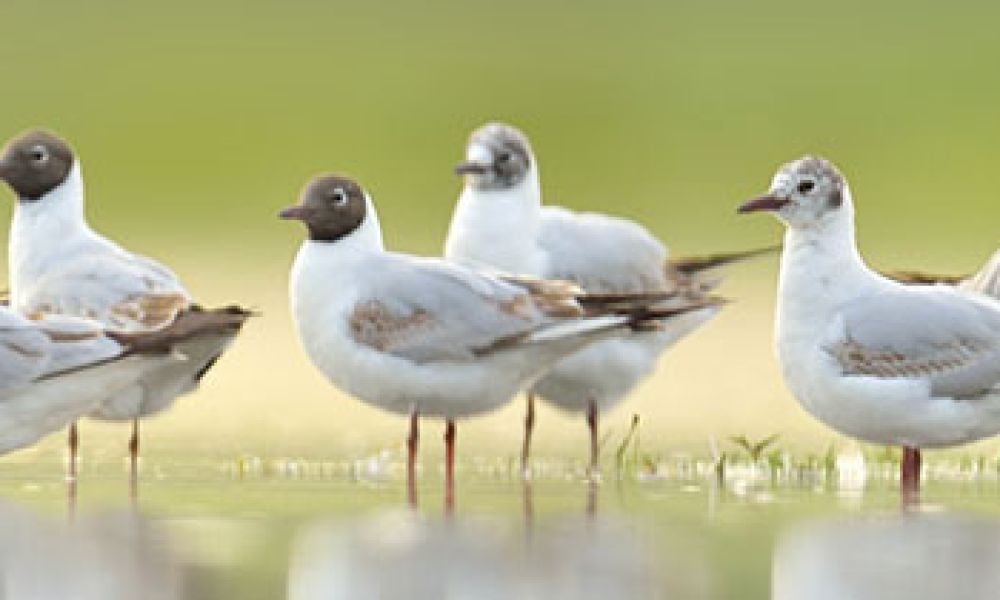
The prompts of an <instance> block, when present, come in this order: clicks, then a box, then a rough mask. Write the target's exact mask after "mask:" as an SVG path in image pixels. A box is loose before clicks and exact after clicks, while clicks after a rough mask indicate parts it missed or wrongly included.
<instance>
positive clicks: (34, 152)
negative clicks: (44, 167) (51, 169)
mask: <svg viewBox="0 0 1000 600" xmlns="http://www.w3.org/2000/svg"><path fill="white" fill-rule="evenodd" d="M31 160H33V161H35V162H36V163H39V164H44V163H46V162H48V160H49V149H48V148H46V147H45V146H43V145H41V144H38V145H37V146H33V147H32V148H31Z"/></svg>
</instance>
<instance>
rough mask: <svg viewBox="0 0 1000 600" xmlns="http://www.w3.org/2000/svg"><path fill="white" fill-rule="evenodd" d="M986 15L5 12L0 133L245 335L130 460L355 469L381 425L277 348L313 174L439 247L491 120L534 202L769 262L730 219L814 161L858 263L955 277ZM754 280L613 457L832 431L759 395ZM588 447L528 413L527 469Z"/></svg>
mask: <svg viewBox="0 0 1000 600" xmlns="http://www.w3.org/2000/svg"><path fill="white" fill-rule="evenodd" d="M998 18H1000V8H997V5H996V4H995V3H988V2H985V1H982V2H954V3H948V4H944V3H939V2H926V1H908V2H898V1H896V2H883V3H870V2H860V1H854V0H852V1H848V2H840V3H802V2H779V3H748V2H739V1H736V0H719V1H714V2H693V1H685V2H663V1H657V2H653V1H650V2H615V3H611V2H603V3H602V2H591V1H579V0H578V1H575V2H568V1H567V2H522V1H520V0H513V1H511V0H508V1H505V2H479V1H465V2H443V1H442V2H421V3H389V2H371V1H369V2H356V3H351V2H319V1H315V2H306V1H285V2H260V1H256V2H255V1H245V0H244V1H239V2H237V1H228V2H193V1H189V0H175V1H173V2H164V3H154V2H117V1H116V2H110V1H100V0H98V1H89V2H85V3H84V2H66V1H62V2H58V1H50V2H37V1H35V0H31V1H28V0H6V1H5V2H4V5H3V7H2V8H0V49H2V57H0V81H2V84H3V95H2V101H0V108H2V117H0V137H2V138H5V139H6V138H9V137H10V136H12V135H14V134H16V133H17V132H19V131H20V130H23V129H25V128H28V127H33V126H45V127H49V128H52V129H54V130H55V131H57V132H59V133H60V134H62V135H64V136H66V137H68V138H69V139H70V140H71V141H72V142H73V143H74V144H75V146H76V148H77V150H78V151H79V153H80V154H81V155H82V159H83V167H84V173H85V179H86V183H87V191H88V205H89V214H90V216H91V220H92V223H93V225H95V227H97V228H98V229H100V230H102V231H103V232H105V233H106V234H108V235H110V236H111V237H113V238H115V239H117V240H119V241H121V242H122V243H123V244H125V245H126V246H127V247H129V248H131V249H133V250H136V251H139V252H143V253H146V254H149V255H151V256H154V257H157V258H159V259H160V260H163V261H165V262H166V263H168V264H170V265H171V266H172V267H174V268H175V270H176V271H177V272H178V273H179V274H180V275H181V276H182V277H183V279H184V280H185V282H186V283H187V284H188V286H189V288H190V289H191V290H192V291H193V292H194V293H195V294H196V295H197V296H198V297H199V299H201V300H202V301H203V302H204V303H206V304H222V303H228V302H239V303H242V304H245V305H249V306H252V307H254V308H257V309H259V310H260V311H261V312H262V313H263V316H262V317H260V318H258V319H255V320H254V322H253V323H252V324H251V325H250V326H249V327H248V328H247V330H246V333H245V335H243V336H242V338H241V339H240V340H239V342H238V343H237V344H236V346H235V347H234V349H233V350H232V351H231V352H230V353H229V354H228V355H227V356H226V358H225V359H224V360H223V361H222V362H221V363H220V364H219V366H218V367H217V368H216V370H215V371H213V373H212V375H211V377H209V378H208V380H207V382H206V385H205V386H204V389H203V390H202V391H201V392H200V393H199V394H197V395H195V396H192V397H188V398H185V399H184V400H183V401H181V402H180V403H179V404H178V406H177V407H176V408H175V410H173V411H172V412H170V413H169V414H167V415H164V416H162V417H159V418H157V419H153V420H151V421H150V422H149V424H148V425H147V428H146V431H147V435H146V445H145V450H144V454H145V455H146V456H147V460H149V459H152V460H156V459H157V458H164V457H169V456H174V455H177V454H178V453H195V452H197V453H205V452H216V453H219V454H221V455H239V454H255V455H265V456H270V455H303V456H316V457H324V456H361V455H365V454H367V453H370V452H373V451H375V450H377V449H380V448H398V447H399V444H400V442H401V440H402V436H403V430H404V424H403V422H402V420H400V419H398V418H395V417H390V416H385V415H382V414H380V413H378V412H377V411H375V410H373V409H369V408H367V407H365V406H362V405H361V404H359V403H357V402H355V401H353V400H351V399H349V398H346V397H343V396H342V395H340V394H339V393H337V392H336V391H334V390H333V389H332V388H331V387H330V386H329V385H328V384H327V383H326V382H325V381H324V380H323V379H322V378H321V377H320V376H319V375H318V374H317V373H316V372H315V371H314V370H313V369H312V367H311V366H310V365H309V363H308V361H307V359H306V357H305V355H304V354H303V352H302V351H301V350H300V349H299V347H298V344H297V341H296V340H295V338H294V335H293V332H292V328H291V324H290V321H289V317H288V307H287V299H286V281H287V271H288V267H289V265H290V263H291V260H292V257H293V254H294V252H295V249H296V248H297V246H298V244H299V242H300V240H301V238H302V232H301V231H300V230H299V228H297V227H295V226H293V225H289V224H287V223H282V222H279V221H278V220H277V219H276V217H275V215H276V213H277V211H278V209H280V208H281V207H283V206H284V205H287V204H289V203H291V202H293V201H294V200H295V197H296V194H297V192H298V190H299V189H300V187H301V186H302V185H303V184H304V183H305V181H306V180H307V179H308V178H309V177H310V176H312V175H314V174H316V173H318V172H322V171H328V170H338V171H344V172H348V173H351V174H353V175H355V176H357V177H358V178H359V179H360V180H361V181H362V182H363V183H364V184H365V185H367V186H368V188H369V189H370V190H371V191H372V192H373V194H374V197H375V200H376V203H377V205H378V207H379V210H380V215H381V219H382V222H383V225H384V227H385V230H386V240H387V242H388V244H389V245H390V246H391V247H393V248H396V249H400V250H405V251H409V252H415V253H423V254H435V253H438V252H439V251H440V248H441V245H442V242H443V239H444V235H445V231H446V228H447V225H448V222H449V218H450V213H451V210H452V206H453V202H454V200H455V198H456V197H457V194H458V192H459V189H460V181H459V180H458V179H457V178H456V177H455V176H454V175H452V172H451V167H452V165H453V164H454V163H455V162H456V161H457V160H458V159H459V158H460V157H461V155H462V149H463V144H464V142H465V138H466V136H467V135H468V133H469V132H470V131H471V130H472V129H473V128H475V127H476V126H478V125H480V124H482V123H483V122H485V121H487V120H494V119H500V120H505V121H509V122H512V123H514V124H516V125H518V126H520V127H522V128H523V129H524V130H525V131H526V132H527V133H528V134H529V136H530V137H531V139H532V141H533V143H534V146H535V150H536V151H537V153H538V155H539V161H540V165H541V172H542V177H543V189H544V194H545V199H546V200H547V201H548V202H552V203H559V204H564V205H567V206H570V207H573V208H577V209H592V210H600V211H606V212H611V213H615V214H619V215H624V216H628V217H632V218H635V219H637V220H639V221H641V222H642V223H644V224H645V225H647V226H648V227H649V228H650V229H652V230H653V231H654V232H655V233H656V234H657V235H659V236H660V237H662V239H664V240H665V241H666V242H667V243H668V244H669V245H670V247H671V248H672V250H673V252H674V253H675V254H697V253H705V252H713V251H718V250H731V249H741V248H746V247H752V246H760V245H765V244H771V243H774V242H776V241H777V240H778V239H779V236H780V229H779V227H778V225H777V224H776V223H775V222H773V221H772V220H771V219H768V218H764V217H758V218H751V217H741V218H738V217H737V216H736V215H735V211H734V207H735V206H736V205H737V204H738V203H739V202H740V201H741V200H743V199H746V198H748V197H750V196H751V195H753V194H755V193H757V192H759V191H761V190H763V189H764V188H765V187H766V185H767V184H768V182H769V181H770V178H771V175H772V173H773V171H774V169H775V168H776V167H777V166H778V165H779V164H780V163H782V162H784V161H787V160H790V159H793V158H796V157H798V156H799V155H802V154H804V153H807V152H809V153H819V154H822V155H825V156H827V157H829V158H831V159H833V160H834V161H835V162H837V163H838V164H839V165H840V166H841V167H842V168H843V169H844V170H845V171H846V173H847V174H848V176H849V178H850V180H851V182H852V187H853V190H854V195H855V199H856V202H857V204H858V209H859V216H860V231H859V238H860V242H861V244H862V247H863V251H864V253H865V254H866V256H867V257H868V258H869V259H870V261H871V262H872V263H873V264H874V265H875V266H878V267H881V268H900V267H919V268H924V269H928V270H934V271H943V272H955V273H959V272H967V271H971V270H974V269H975V268H976V267H977V266H978V265H979V263H980V262H981V261H982V260H984V259H985V258H986V257H987V256H988V254H989V253H990V252H992V250H993V249H994V247H995V246H996V245H997V241H998V239H997V235H996V230H995V219H996V218H997V217H1000V207H998V205H997V195H998V193H997V190H996V176H995V173H996V171H997V169H996V162H997V158H998V157H1000V119H998V118H997V107H998V106H1000V77H998V76H997V72H998V71H997V68H998V65H1000V36H997V33H996V23H997V22H998ZM0 195H2V196H3V197H4V200H5V202H4V203H3V206H4V210H9V208H8V207H9V205H10V203H9V200H10V199H11V195H10V193H9V192H8V191H7V190H3V192H2V194H0ZM776 265H777V260H776V258H769V259H765V260H762V261H760V262H758V263H756V264H752V265H747V266H745V267H739V268H737V269H734V271H733V273H732V276H731V277H730V279H729V281H728V283H727V285H726V287H725V288H724V293H726V294H727V295H729V296H731V297H733V298H735V299H737V300H738V302H735V303H734V304H732V305H731V306H730V307H729V308H727V310H726V311H725V314H724V315H722V316H721V317H720V318H718V319H717V320H716V321H715V322H713V323H711V324H710V325H709V326H708V327H706V328H705V329H704V330H703V331H700V332H699V333H698V334H696V335H695V336H693V337H692V338H690V339H688V340H685V341H684V342H683V343H681V344H680V345H679V346H678V347H677V348H676V349H675V351H673V352H671V353H669V354H668V355H667V356H666V357H665V359H664V360H663V362H662V363H661V368H660V369H659V371H658V373H657V374H656V376H655V377H654V378H653V379H652V380H650V381H649V382H647V383H646V384H645V385H643V386H642V387H641V388H640V389H639V390H638V392H637V393H636V394H635V397H634V398H632V399H631V400H630V401H629V402H628V403H627V404H626V405H625V406H624V407H623V408H621V409H619V410H618V411H617V412H615V413H612V414H611V415H609V417H608V418H607V419H606V420H605V423H606V426H607V427H609V428H610V429H611V431H612V434H613V435H614V434H616V433H617V434H621V433H623V432H624V429H625V426H626V424H627V422H628V420H629V417H630V416H631V414H632V413H633V412H635V413H639V414H641V415H642V416H643V438H642V440H643V444H644V446H646V447H647V448H652V449H656V450H658V451H664V452H666V451H673V450H679V451H691V452H696V453H705V452H707V444H706V440H707V439H708V438H709V437H710V436H713V435H714V436H718V437H724V436H727V435H731V434H748V435H750V436H752V437H759V436H764V435H767V434H770V433H774V432H780V433H781V434H782V435H783V438H782V439H783V443H785V444H786V445H789V446H795V447H803V448H811V449H816V448H822V447H825V446H826V445H827V444H829V443H830V441H831V440H835V439H837V438H836V436H835V435H834V434H833V433H832V432H830V431H829V430H827V429H825V428H823V427H822V426H820V425H818V424H816V423H815V422H814V421H812V420H811V419H810V418H809V417H808V416H807V415H806V414H805V413H804V412H803V411H802V410H801V409H800V408H799V407H798V406H797V405H796V404H795V402H794V400H793V399H792V398H791V397H790V396H789V395H788V394H787V392H786V391H785V390H784V388H783V386H782V384H781V381H780V380H779V377H778V371H777V368H776V364H775V361H774V358H773V351H772V346H771V320H772V312H773V299H774V285H775V279H776ZM521 412H522V406H521V403H520V402H517V403H515V404H513V405H511V407H510V408H508V409H506V410H504V411H501V412H500V413H498V414H496V415H490V416H486V417H483V418H479V419H476V420H474V421H472V422H470V423H469V424H468V426H463V428H461V430H460V444H461V445H462V446H463V449H464V450H466V451H471V452H476V451H478V452H483V453H492V454H496V453H498V452H499V453H500V454H501V455H508V454H509V455H510V456H513V455H515V454H516V452H517V449H518V439H519V435H520V420H519V419H520V415H521ZM426 433H427V435H428V436H433V437H436V436H437V432H436V427H434V426H430V427H428V429H427V430H426ZM83 436H84V442H83V443H84V449H85V453H86V452H90V453H95V452H101V453H110V454H111V455H112V456H117V455H118V453H119V452H124V443H125V439H126V436H127V431H126V428H125V427H122V426H107V425H97V424H90V423H88V424H86V425H85V426H84V428H83ZM425 439H427V438H425ZM585 439H586V438H585V429H584V426H583V423H582V419H580V420H579V422H578V420H575V419H574V420H570V419H567V418H565V417H562V416H559V415H556V414H555V413H553V412H549V411H546V412H544V413H543V414H542V415H541V418H540V423H539V428H538V437H537V440H538V445H537V452H538V454H540V455H550V456H581V457H582V456H583V455H584V453H585V446H584V444H585ZM841 443H843V444H846V442H841ZM60 444H61V440H58V439H57V440H50V441H49V442H48V444H47V445H46V446H43V449H42V450H41V451H45V449H46V448H49V449H50V451H53V452H54V451H56V450H55V449H56V448H58V447H60V446H59V445H60ZM427 446H428V449H429V452H433V451H435V449H434V447H435V446H437V444H436V443H431V444H428V445H427ZM988 448H989V451H990V452H992V451H993V449H994V448H995V445H993V444H989V445H988ZM35 452H39V450H30V451H27V452H24V453H21V455H20V456H22V457H25V458H26V459H30V458H31V457H32V456H34V454H33V453H35Z"/></svg>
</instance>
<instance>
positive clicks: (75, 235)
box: [8, 162, 94, 303]
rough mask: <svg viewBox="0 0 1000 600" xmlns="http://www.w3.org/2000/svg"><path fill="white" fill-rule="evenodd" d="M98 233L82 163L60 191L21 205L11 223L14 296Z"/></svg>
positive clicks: (10, 240)
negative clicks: (86, 201) (88, 214)
mask: <svg viewBox="0 0 1000 600" xmlns="http://www.w3.org/2000/svg"><path fill="white" fill-rule="evenodd" d="M93 237H94V233H93V232H92V231H91V230H90V227H89V226H88V225H87V221H86V218H85V216H84V208H83V176H82V174H81V173H80V163H79V162H77V163H75V164H74V165H73V168H72V169H71V170H70V173H69V176H68V177H67V178H66V180H65V181H63V182H62V183H61V184H59V186H58V187H56V188H55V189H53V190H52V191H50V192H49V193H47V194H45V195H44V196H42V197H41V198H39V199H38V200H33V201H26V200H21V201H18V203H17V205H16V207H15V209H14V218H13V220H12V221H11V226H10V236H9V242H8V243H9V250H8V268H9V271H10V287H11V296H12V298H13V300H14V302H15V303H16V302H17V300H18V293H19V290H21V289H22V288H24V286H28V285H31V283H32V282H33V281H35V280H36V279H37V278H39V277H41V276H42V275H44V274H45V272H46V271H48V270H49V269H50V268H51V267H52V266H53V265H54V264H56V262H57V261H58V259H59V258H60V257H65V253H66V252H67V251H68V250H69V249H70V248H72V247H73V245H74V244H78V243H80V242H82V241H86V240H90V239H92V238H93Z"/></svg>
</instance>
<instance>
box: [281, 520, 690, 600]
mask: <svg viewBox="0 0 1000 600" xmlns="http://www.w3.org/2000/svg"><path fill="white" fill-rule="evenodd" d="M704 588H705V578H704V572H703V571H702V572H700V573H699V570H698V569H690V568H687V567H684V568H679V567H677V566H676V565H673V566H671V565H670V557H668V556H664V555H663V554H662V553H657V552H654V551H653V550H652V549H651V548H650V547H649V545H648V544H647V543H645V540H643V539H642V538H641V536H639V535H638V534H637V533H636V532H634V531H632V530H630V529H629V528H628V527H626V526H624V525H623V524H621V523H617V522H612V521H607V520H602V519H594V518H590V519H588V518H584V517H580V518H577V519H572V520H565V519H559V520H553V521H536V522H535V526H534V529H533V531H532V534H531V535H530V536H525V535H524V530H523V528H521V527H517V526H513V527H512V526H511V522H510V521H502V520H497V521H491V520H489V519H480V520H468V519H453V520H445V521H431V520H427V519H424V518H421V517H420V516H419V515H416V514H414V513H412V512H391V513H385V514H381V515H378V516H375V517H372V518H369V519H367V520H365V521H362V522H360V523H358V522H354V523H343V522H327V523H321V524H317V525H313V526H312V527H310V528H308V529H306V530H305V531H304V532H303V533H302V534H301V535H300V536H299V537H298V539H297V540H296V542H295V545H294V549H293V553H292V560H291V567H290V571H289V578H288V598H289V599H290V600H316V599H323V600H330V599H348V598H350V599H354V598H380V599H383V600H394V599H397V598H398V599H405V600H420V599H424V598H433V599H438V598H449V599H451V598H474V599H477V600H490V599H494V598H496V599H501V598H503V599H527V598H541V599H543V600H557V599H561V598H573V599H588V598H601V599H602V600H603V599H607V598H661V597H670V598H705V597H708V595H707V594H706V593H704Z"/></svg>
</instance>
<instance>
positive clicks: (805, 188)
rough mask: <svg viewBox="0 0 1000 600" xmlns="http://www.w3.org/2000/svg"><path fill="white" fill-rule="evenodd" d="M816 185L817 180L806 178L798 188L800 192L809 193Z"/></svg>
mask: <svg viewBox="0 0 1000 600" xmlns="http://www.w3.org/2000/svg"><path fill="white" fill-rule="evenodd" d="M814 187H816V182H815V181H813V180H812V179H806V180H805V181H803V182H801V183H800V184H799V187H798V190H799V193H800V194H808V193H809V192H811V191H812V190H813V188H814Z"/></svg>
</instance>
